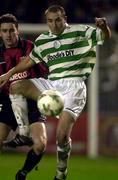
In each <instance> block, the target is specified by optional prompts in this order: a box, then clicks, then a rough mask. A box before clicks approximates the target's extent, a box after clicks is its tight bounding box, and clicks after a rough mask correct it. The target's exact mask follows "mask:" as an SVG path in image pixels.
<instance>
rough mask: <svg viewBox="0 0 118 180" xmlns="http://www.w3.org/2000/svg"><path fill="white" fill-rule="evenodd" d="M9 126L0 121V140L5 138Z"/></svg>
mask: <svg viewBox="0 0 118 180" xmlns="http://www.w3.org/2000/svg"><path fill="white" fill-rule="evenodd" d="M10 130H11V128H10V126H8V125H7V124H5V123H2V122H0V141H4V140H6V138H7V136H8V134H9V132H10Z"/></svg>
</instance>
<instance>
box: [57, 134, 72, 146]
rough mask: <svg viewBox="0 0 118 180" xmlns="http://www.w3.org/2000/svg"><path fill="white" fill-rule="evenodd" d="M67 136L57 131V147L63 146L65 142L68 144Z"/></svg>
mask: <svg viewBox="0 0 118 180" xmlns="http://www.w3.org/2000/svg"><path fill="white" fill-rule="evenodd" d="M68 139H69V137H68V135H67V134H66V133H65V132H64V131H59V132H58V133H57V136H56V140H57V143H58V145H59V146H63V144H65V143H66V142H68Z"/></svg>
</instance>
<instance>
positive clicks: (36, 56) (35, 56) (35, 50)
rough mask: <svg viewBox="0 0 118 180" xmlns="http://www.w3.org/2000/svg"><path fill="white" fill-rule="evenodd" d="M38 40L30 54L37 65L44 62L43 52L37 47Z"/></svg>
mask: <svg viewBox="0 0 118 180" xmlns="http://www.w3.org/2000/svg"><path fill="white" fill-rule="evenodd" d="M36 43H37V40H36V41H35V42H34V48H33V49H32V51H31V52H30V54H29V57H30V58H31V59H32V61H34V62H35V63H36V64H38V63H39V62H41V61H42V56H41V50H40V47H39V46H37V45H36Z"/></svg>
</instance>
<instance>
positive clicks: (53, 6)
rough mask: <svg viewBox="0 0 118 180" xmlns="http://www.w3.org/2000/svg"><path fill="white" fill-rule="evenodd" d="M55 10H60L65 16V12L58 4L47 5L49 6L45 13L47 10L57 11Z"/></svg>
mask: <svg viewBox="0 0 118 180" xmlns="http://www.w3.org/2000/svg"><path fill="white" fill-rule="evenodd" d="M57 11H61V13H62V15H63V16H65V15H66V13H65V9H64V8H63V7H62V6H60V5H52V6H49V8H48V9H47V10H46V11H45V15H46V14H47V13H48V12H57Z"/></svg>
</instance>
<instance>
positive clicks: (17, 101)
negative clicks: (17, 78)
mask: <svg viewBox="0 0 118 180" xmlns="http://www.w3.org/2000/svg"><path fill="white" fill-rule="evenodd" d="M10 99H11V104H12V109H13V112H14V115H15V118H16V121H17V124H18V128H19V134H20V135H24V136H29V121H28V108H27V101H26V98H24V97H23V96H22V95H17V94H16V95H12V94H10Z"/></svg>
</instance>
